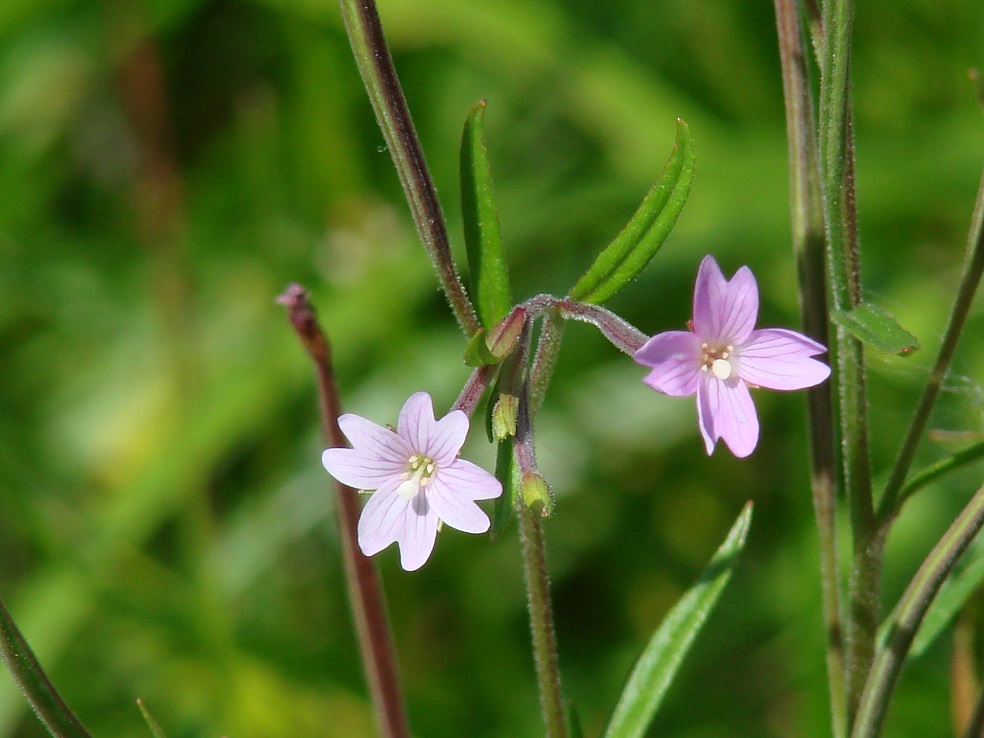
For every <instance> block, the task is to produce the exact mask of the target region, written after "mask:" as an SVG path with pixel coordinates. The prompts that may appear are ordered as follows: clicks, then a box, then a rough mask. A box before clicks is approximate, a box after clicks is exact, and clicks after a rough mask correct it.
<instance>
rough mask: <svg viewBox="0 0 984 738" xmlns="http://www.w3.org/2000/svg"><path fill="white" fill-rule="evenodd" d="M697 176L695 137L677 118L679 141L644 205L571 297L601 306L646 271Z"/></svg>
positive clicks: (578, 283)
mask: <svg viewBox="0 0 984 738" xmlns="http://www.w3.org/2000/svg"><path fill="white" fill-rule="evenodd" d="M693 179H694V140H693V138H692V137H691V135H690V128H689V127H688V126H687V124H686V123H685V122H684V121H683V120H682V119H680V118H677V133H676V144H675V145H674V146H673V152H672V153H671V154H670V159H669V161H667V162H666V167H665V168H664V169H663V175H662V176H661V177H660V179H659V182H657V183H656V184H655V185H653V188H652V189H651V190H649V192H648V193H647V194H646V197H645V198H644V199H643V201H642V204H641V205H640V206H639V209H638V210H636V212H635V215H633V216H632V219H631V220H630V221H629V223H628V225H626V226H625V228H624V229H622V232H621V233H619V234H618V235H617V236H616V237H615V240H614V241H612V242H611V243H610V244H608V246H606V247H605V250H604V251H602V252H601V254H599V255H598V258H597V259H596V260H595V263H594V264H592V265H591V268H590V269H588V271H587V272H586V273H585V274H584V276H583V277H581V279H579V280H578V282H577V284H575V285H574V289H572V290H571V293H570V296H571V297H572V298H574V299H575V300H580V301H582V302H591V303H595V304H597V305H600V304H601V303H603V302H605V301H606V300H608V299H609V298H610V297H612V295H614V294H615V293H617V292H618V291H619V290H621V289H622V288H623V287H625V285H627V284H628V283H629V282H630V281H632V280H633V279H634V278H635V277H636V275H637V274H639V272H641V271H642V270H643V269H644V268H645V266H646V264H648V263H649V260H650V259H652V258H653V256H655V255H656V252H657V251H659V247H660V246H662V245H663V241H664V240H666V237H667V236H668V235H669V233H670V231H671V230H672V229H673V226H674V224H675V223H676V221H677V218H678V217H679V215H680V211H681V210H683V205H684V203H685V202H686V201H687V195H688V194H689V193H690V184H691V183H692V182H693Z"/></svg>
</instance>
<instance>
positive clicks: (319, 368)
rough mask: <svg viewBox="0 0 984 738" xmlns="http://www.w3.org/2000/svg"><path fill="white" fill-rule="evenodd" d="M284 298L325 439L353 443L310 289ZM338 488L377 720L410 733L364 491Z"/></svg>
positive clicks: (395, 732) (405, 736)
mask: <svg viewBox="0 0 984 738" xmlns="http://www.w3.org/2000/svg"><path fill="white" fill-rule="evenodd" d="M279 301H280V302H281V303H282V304H284V305H285V306H286V307H287V310H288V317H289V318H290V322H291V325H293V326H294V330H295V331H296V332H297V337H298V338H299V339H300V341H301V343H302V345H303V346H304V348H305V350H306V351H307V352H308V354H309V355H310V357H311V359H312V360H313V361H314V366H315V371H316V373H317V377H318V401H319V404H320V407H321V423H322V430H323V432H324V436H325V441H326V442H327V443H328V445H329V446H331V447H338V446H347V445H348V443H347V441H346V439H345V436H344V435H343V434H342V430H341V428H339V426H338V416H339V415H341V402H340V401H339V397H338V385H337V384H336V382H335V372H334V368H333V365H332V361H331V347H330V346H329V344H328V339H327V338H326V337H325V335H324V333H323V332H322V330H321V326H320V325H319V324H318V319H317V316H316V315H315V312H314V308H313V307H311V304H310V303H309V302H308V295H307V291H306V290H305V289H304V288H303V287H301V286H300V285H296V284H295V285H291V286H290V287H288V288H287V291H286V292H284V294H283V295H282V296H281V297H280V300H279ZM335 492H336V497H335V503H336V505H337V517H338V527H339V532H340V534H341V542H342V554H343V557H344V559H345V576H346V581H347V583H348V590H349V601H350V604H351V607H352V615H353V618H354V619H355V626H356V632H357V633H358V637H359V648H360V651H361V653H362V664H363V668H364V670H365V673H366V678H367V679H368V682H369V693H370V696H371V697H372V702H373V706H374V708H375V710H376V722H377V725H378V727H379V731H380V735H382V736H384V738H409V736H410V728H409V725H408V724H407V716H406V711H405V710H404V707H403V694H402V690H401V688H400V675H399V668H398V667H397V663H396V651H395V649H394V648H393V638H392V635H391V634H390V627H389V619H388V618H387V615H386V603H385V601H384V599H383V589H382V585H381V584H380V582H379V575H378V574H377V572H376V568H375V566H374V565H373V563H372V560H371V559H370V558H369V557H368V556H366V555H365V554H363V553H362V551H361V550H360V549H359V545H358V542H357V539H358V534H357V529H358V524H359V499H358V498H359V494H358V492H357V491H356V490H354V489H352V488H351V487H348V486H346V485H344V484H341V483H339V482H336V483H335Z"/></svg>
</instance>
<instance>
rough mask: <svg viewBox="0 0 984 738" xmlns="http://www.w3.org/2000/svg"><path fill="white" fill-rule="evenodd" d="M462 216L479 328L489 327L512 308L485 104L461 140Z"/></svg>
mask: <svg viewBox="0 0 984 738" xmlns="http://www.w3.org/2000/svg"><path fill="white" fill-rule="evenodd" d="M461 215H462V219H463V221H464V227H465V247H466V249H467V252H468V268H469V270H470V271H471V292H472V299H473V300H474V301H475V306H476V309H477V310H478V317H479V319H480V320H481V321H482V325H484V326H485V327H486V328H491V327H492V326H494V325H495V324H496V323H498V322H499V321H500V320H502V319H503V318H504V317H505V316H506V313H508V312H509V308H510V307H511V306H512V295H511V291H510V289H509V271H508V269H507V268H506V255H505V249H504V248H503V245H502V231H501V230H500V228H499V206H498V205H497V203H496V199H495V189H494V188H493V186H492V168H491V166H490V165H489V152H488V148H487V147H486V145H485V101H484V100H482V101H481V102H479V103H478V104H477V105H476V106H475V107H473V108H472V109H471V112H470V113H469V114H468V119H467V120H466V121H465V129H464V133H463V134H462V137H461Z"/></svg>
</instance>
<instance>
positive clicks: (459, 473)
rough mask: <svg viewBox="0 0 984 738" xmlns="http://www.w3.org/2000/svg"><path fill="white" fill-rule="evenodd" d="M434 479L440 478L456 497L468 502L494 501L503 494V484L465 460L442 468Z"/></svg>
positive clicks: (458, 460) (456, 460)
mask: <svg viewBox="0 0 984 738" xmlns="http://www.w3.org/2000/svg"><path fill="white" fill-rule="evenodd" d="M434 478H439V479H440V480H441V481H442V482H443V483H444V484H445V485H446V486H447V487H448V488H450V489H452V490H454V493H455V494H456V495H459V496H461V497H464V498H465V499H468V500H494V499H495V498H496V497H498V496H499V495H501V494H502V483H501V482H499V480H498V479H496V478H495V477H494V476H492V475H491V474H489V473H488V472H487V471H485V469H483V468H482V467H480V466H477V465H475V464H473V463H471V462H470V461H466V460H465V459H455V461H454V463H453V464H451V465H450V466H447V467H442V468H441V469H440V470H439V471H438V472H437V474H436V475H435V477H434ZM442 519H444V517H443V516H442Z"/></svg>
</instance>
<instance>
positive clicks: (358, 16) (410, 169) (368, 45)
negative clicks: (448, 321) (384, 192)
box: [341, 0, 481, 337]
mask: <svg viewBox="0 0 984 738" xmlns="http://www.w3.org/2000/svg"><path fill="white" fill-rule="evenodd" d="M341 9H342V18H343V19H344V21H345V29H346V31H347V33H348V37H349V42H350V43H351V45H352V51H353V52H354V54H355V62H356V64H357V65H358V67H359V73H360V74H361V75H362V81H363V82H364V83H365V85H366V90H367V91H368V92H369V100H370V101H371V102H372V107H373V110H374V111H375V112H376V120H377V121H379V127H380V129H382V132H383V138H384V139H385V140H386V146H387V148H388V149H389V152H390V154H391V155H392V157H393V164H394V165H395V166H396V172H397V174H398V175H399V177H400V183H401V184H402V185H403V191H404V192H405V193H406V196H407V202H408V203H409V204H410V212H411V213H412V214H413V220H414V223H415V224H416V226H417V232H418V233H419V234H420V238H421V240H422V241H423V244H424V248H426V249H427V254H428V256H430V259H431V262H433V264H434V268H435V269H436V270H437V276H438V279H439V280H440V283H441V287H442V288H443V290H444V294H445V295H446V296H447V298H448V303H449V304H450V305H451V310H452V311H453V312H454V316H455V318H456V319H457V321H458V324H459V325H460V326H461V329H462V330H463V331H464V332H465V334H466V335H467V336H469V337H470V336H472V335H474V334H475V333H476V332H477V331H478V330H479V328H481V324H480V323H479V321H478V317H477V315H476V314H475V308H474V306H473V305H472V303H471V301H470V300H469V299H468V295H467V293H466V292H465V287H464V284H463V283H462V281H461V277H460V276H459V275H458V270H457V268H456V267H455V264H454V259H453V258H452V257H451V244H450V242H449V240H448V229H447V224H446V223H445V221H444V213H443V211H442V210H441V203H440V201H439V200H438V199H437V190H436V189H435V188H434V182H433V180H432V179H431V175H430V170H429V169H428V168H427V160H426V159H425V158H424V151H423V148H422V147H421V145H420V141H419V140H418V138H417V132H416V131H415V130H414V127H413V120H412V119H411V117H410V109H409V108H408V107H407V101H406V98H405V97H404V96H403V89H402V88H401V87H400V80H399V79H398V78H397V76H396V69H395V68H394V66H393V59H392V58H391V57H390V53H389V48H388V47H387V46H386V39H385V37H384V36H383V27H382V25H381V24H380V21H379V13H378V11H377V10H376V3H375V0H341Z"/></svg>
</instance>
